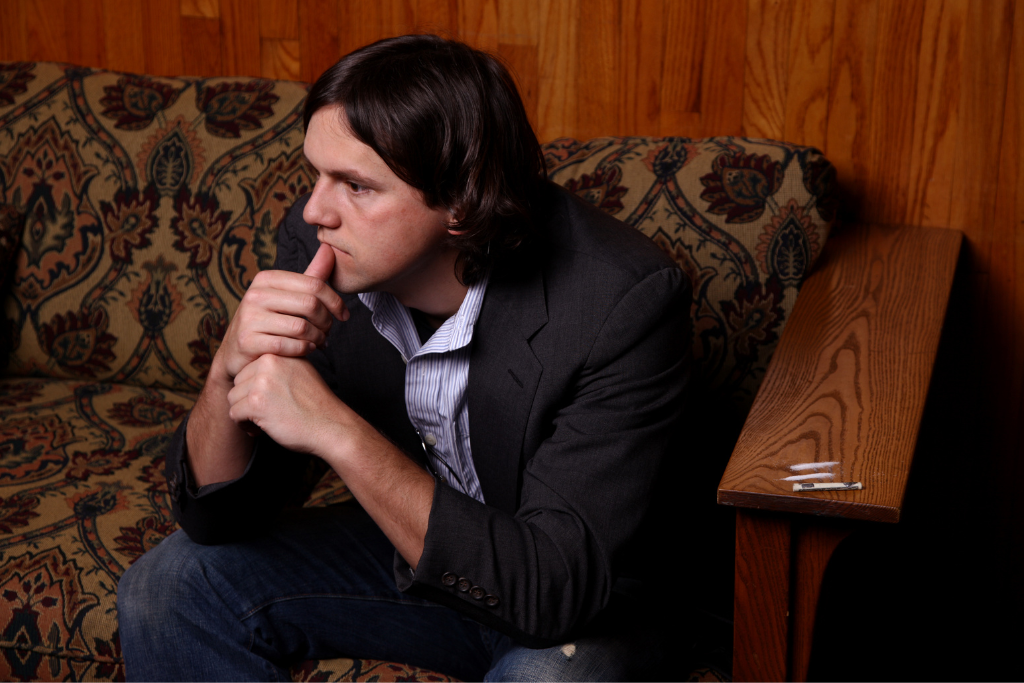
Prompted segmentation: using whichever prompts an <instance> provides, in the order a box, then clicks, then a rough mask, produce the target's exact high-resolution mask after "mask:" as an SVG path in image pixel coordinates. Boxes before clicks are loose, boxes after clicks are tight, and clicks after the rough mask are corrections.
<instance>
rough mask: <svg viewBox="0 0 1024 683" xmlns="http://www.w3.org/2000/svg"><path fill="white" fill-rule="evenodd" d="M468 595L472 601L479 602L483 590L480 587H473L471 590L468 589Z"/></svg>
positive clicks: (482, 595)
mask: <svg viewBox="0 0 1024 683" xmlns="http://www.w3.org/2000/svg"><path fill="white" fill-rule="evenodd" d="M469 595H470V597H472V598H473V599H474V600H480V599H481V598H483V597H484V589H483V588H481V587H480V586H473V587H472V588H470V589H469Z"/></svg>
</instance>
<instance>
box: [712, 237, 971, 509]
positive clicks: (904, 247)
mask: <svg viewBox="0 0 1024 683" xmlns="http://www.w3.org/2000/svg"><path fill="white" fill-rule="evenodd" d="M961 239H962V236H961V234H960V232H958V231H956V230H945V229H939V228H916V227H895V226H881V225H851V226H847V227H845V228H844V229H843V230H842V231H841V232H840V233H839V234H837V235H835V236H834V237H833V238H831V239H830V240H829V241H828V242H827V243H826V247H825V250H824V252H823V254H822V256H821V260H820V261H819V262H818V264H817V265H816V266H815V271H814V273H813V274H812V275H811V276H810V277H809V278H808V279H807V281H806V282H805V283H804V286H803V288H802V289H801V291H800V295H799V296H798V297H797V301H796V305H795V307H794V309H793V312H792V314H791V316H790V319H789V321H788V322H787V324H786V327H785V329H784V331H783V334H782V339H781V340H780V341H779V345H778V347H777V348H776V351H775V354H774V356H773V358H772V360H771V364H770V365H769V367H768V371H767V373H766V374H765V378H764V381H763V383H762V385H761V388H760V390H759V391H758V394H757V397H756V398H755V400H754V404H753V406H752V407H751V410H750V413H749V415H748V416H747V420H746V423H745V424H744V426H743V431H742V432H741V434H740V438H739V440H738V441H737V443H736V447H735V448H734V449H733V453H732V457H731V458H730V460H729V465H728V467H727V468H726V471H725V474H724V476H723V477H722V481H721V483H720V484H719V488H718V502H719V503H721V504H723V505H736V506H739V507H746V508H758V509H765V510H778V511H786V512H801V513H807V514H814V515H827V516H835V517H844V518H848V519H866V520H874V521H883V522H897V521H899V518H900V512H901V510H902V506H903V499H904V494H905V492H906V485H907V477H908V475H909V473H910V466H911V462H912V460H913V457H914V450H915V445H916V443H917V435H918V431H919V429H920V424H921V416H922V414H923V412H924V404H925V398H926V396H927V393H928V385H929V381H930V379H931V374H932V368H933V366H934V363H935V356H936V353H937V351H938V346H939V338H940V336H941V332H942V324H943V320H944V318H945V313H946V306H947V303H948V301H949V295H950V290H951V288H952V284H953V275H954V272H955V270H956V264H957V258H958V255H959V251H960V242H961ZM810 482H821V483H827V482H832V483H838V482H860V483H861V484H862V485H863V489H861V490H847V491H814V492H794V491H793V484H794V483H810Z"/></svg>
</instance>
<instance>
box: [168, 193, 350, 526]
mask: <svg viewBox="0 0 1024 683" xmlns="http://www.w3.org/2000/svg"><path fill="white" fill-rule="evenodd" d="M304 205H305V200H300V201H299V202H298V203H297V204H296V206H295V207H294V208H293V209H292V211H291V212H289V214H288V217H287V218H286V219H285V222H284V224H283V225H282V227H281V230H280V233H279V239H278V250H277V257H276V259H275V262H274V266H273V267H274V269H276V270H291V271H294V272H302V271H303V270H305V268H306V266H307V265H308V264H309V261H310V260H312V255H313V253H315V250H316V246H317V245H316V236H315V235H314V234H312V233H310V231H309V229H308V226H306V225H305V223H304V222H303V221H302V220H301V215H302V213H301V212H302V207H303V206H304ZM304 228H305V230H304ZM310 249H312V250H313V251H312V252H311V251H310ZM308 358H309V360H310V362H312V363H313V364H314V366H316V367H317V370H318V371H319V372H320V374H321V375H322V376H325V378H328V381H329V382H330V379H329V378H330V377H331V373H332V370H331V367H330V364H329V362H328V360H327V359H326V357H325V356H324V355H323V354H322V353H321V352H320V351H316V352H314V353H312V354H310V355H309V357H308ZM188 418H189V416H188V415H186V416H185V418H184V419H183V420H182V423H181V425H179V427H178V429H177V431H176V432H175V433H174V435H173V436H172V437H171V440H170V443H169V444H168V448H167V456H166V461H165V465H164V470H165V474H166V476H167V487H168V492H169V493H170V498H171V511H172V512H173V514H174V517H175V519H176V520H177V521H178V524H180V525H181V527H182V528H183V529H184V530H185V533H187V534H188V535H189V537H190V538H191V539H192V540H194V541H196V542H197V543H203V544H214V543H223V542H227V541H231V540H236V539H238V538H242V537H246V536H251V535H255V534H257V533H259V532H260V530H261V529H265V528H266V524H267V523H268V522H269V521H270V520H271V519H272V518H273V517H274V516H276V515H277V513H278V512H279V511H280V510H281V508H282V507H284V506H285V505H299V504H301V502H302V500H303V499H304V498H305V496H306V495H308V493H309V489H310V487H311V486H312V485H313V484H315V480H316V477H317V474H322V473H323V471H324V469H323V468H322V467H318V462H316V461H315V460H314V459H313V458H311V457H310V456H308V455H304V454H298V453H292V452H290V451H287V450H285V449H283V448H281V447H280V446H279V445H278V444H277V443H275V442H274V441H273V440H272V439H270V438H269V437H267V436H265V435H261V436H260V437H259V438H258V439H257V443H256V446H255V449H254V451H253V455H252V458H251V459H250V461H249V465H248V467H247V468H246V470H245V472H244V473H243V474H242V476H241V477H239V478H238V479H235V480H233V481H228V482H221V483H217V484H211V485H209V486H204V487H202V488H201V489H197V487H196V486H195V484H194V482H193V480H192V474H191V472H190V471H189V467H188V458H187V448H188V446H187V442H186V439H185V434H186V430H187V429H188Z"/></svg>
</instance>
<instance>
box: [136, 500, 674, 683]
mask: <svg viewBox="0 0 1024 683" xmlns="http://www.w3.org/2000/svg"><path fill="white" fill-rule="evenodd" d="M393 556H394V547H393V546H392V545H391V543H390V542H389V541H388V539H387V537H386V536H384V534H383V533H382V532H381V531H380V529H379V528H378V527H377V525H376V524H375V523H374V522H373V520H372V519H370V517H369V516H368V515H367V514H366V513H365V512H363V510H362V509H361V508H360V507H359V506H358V505H355V504H342V505H335V506H332V507H329V508H319V509H305V510H300V511H296V512H295V513H294V514H290V515H289V516H287V517H286V518H285V519H283V520H282V521H281V522H280V523H278V524H276V525H275V526H274V527H273V528H271V529H270V530H268V533H267V534H266V535H264V536H261V537H259V538H256V539H253V540H249V541H243V542H237V543H229V544H225V545H219V546H202V545H198V544H196V543H193V542H192V541H191V540H190V539H189V538H188V536H186V535H185V533H184V532H182V531H178V532H176V533H174V534H172V535H171V536H169V537H168V538H166V539H164V541H163V542H161V543H160V545H158V546H157V547H156V548H154V549H153V550H151V551H150V552H148V553H146V554H145V555H144V556H143V557H141V558H140V559H139V560H138V561H137V562H136V563H135V564H134V565H133V566H132V567H131V568H130V569H129V570H128V571H127V572H126V573H125V575H124V576H123V577H122V579H121V582H120V584H119V586H118V613H119V621H120V634H121V646H122V651H123V653H124V660H125V668H126V673H127V676H128V679H129V680H209V681H215V680H265V681H287V680H290V676H289V671H288V667H289V665H291V664H295V663H298V662H301V661H303V660H307V659H329V658H334V657H357V658H364V659H383V660H388V661H395V662H401V663H404V664H411V665H414V666H418V667H423V668H427V669H432V670H434V671H438V672H441V673H445V674H449V675H451V676H455V677H457V678H460V679H462V680H467V681H468V680H495V681H497V680H521V681H525V680H626V679H628V678H630V673H631V672H632V671H635V670H636V669H634V667H637V666H639V667H643V666H644V664H646V663H647V662H648V661H649V659H650V658H652V657H654V656H656V655H657V652H656V648H655V647H654V646H653V645H651V643H650V640H649V639H646V638H644V639H640V638H613V637H593V638H582V639H579V640H577V641H575V642H574V643H571V644H566V645H564V646H559V647H552V648H548V649H541V650H534V649H529V648H526V647H523V646H521V645H517V644H516V643H515V642H513V641H512V640H511V639H510V638H508V637H507V636H504V635H502V634H501V633H498V632H497V631H494V630H492V629H490V628H487V627H484V626H482V625H480V624H479V623H477V622H475V621H473V620H471V619H469V618H467V617H464V616H462V615H461V614H460V613H459V612H456V611H455V610H452V609H449V608H447V607H442V606H440V605H436V604H434V603H431V602H428V601H426V600H422V599H420V598H416V597H411V596H409V595H405V594H403V593H401V592H399V591H398V589H397V588H396V587H395V582H394V578H393V573H392V561H393ZM634 675H635V674H634Z"/></svg>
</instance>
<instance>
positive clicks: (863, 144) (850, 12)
mask: <svg viewBox="0 0 1024 683" xmlns="http://www.w3.org/2000/svg"><path fill="white" fill-rule="evenodd" d="M877 42H878V1H877V0H836V10H835V24H834V31H833V36H832V72H831V75H830V77H829V101H828V125H827V130H826V132H825V153H826V154H827V155H828V157H829V159H830V160H831V161H832V163H833V164H834V165H835V167H836V173H837V175H838V176H839V178H841V182H842V183H843V188H844V190H845V192H846V194H847V196H848V197H849V201H850V202H851V203H852V204H853V207H854V209H853V210H854V211H856V212H858V213H860V211H858V209H860V208H861V207H862V206H863V204H864V202H865V197H866V195H867V188H868V184H869V179H870V173H871V165H872V160H871V155H870V149H869V146H868V136H869V135H870V133H871V123H870V122H871V111H872V104H873V102H874V97H873V95H874V81H875V53H876V51H877ZM889 222H891V219H890V221H889Z"/></svg>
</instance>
